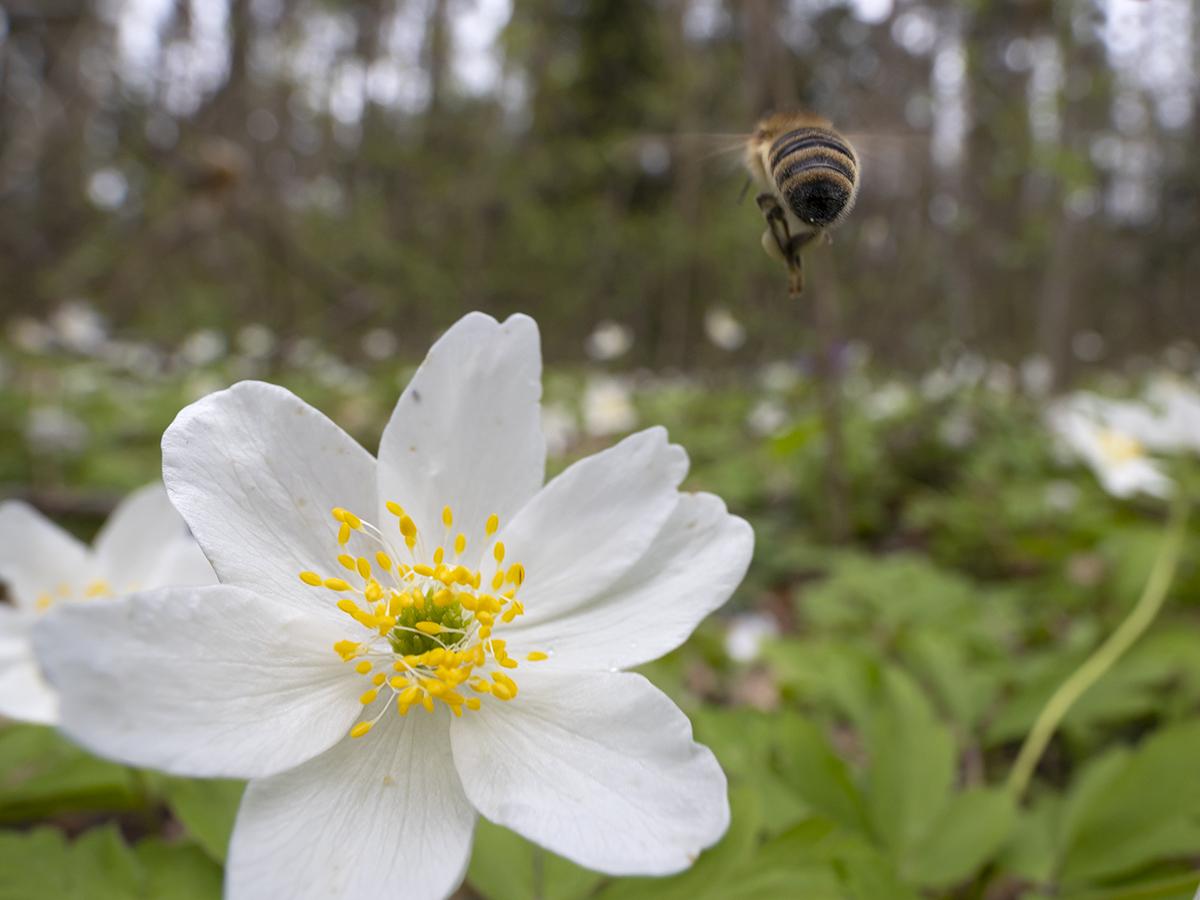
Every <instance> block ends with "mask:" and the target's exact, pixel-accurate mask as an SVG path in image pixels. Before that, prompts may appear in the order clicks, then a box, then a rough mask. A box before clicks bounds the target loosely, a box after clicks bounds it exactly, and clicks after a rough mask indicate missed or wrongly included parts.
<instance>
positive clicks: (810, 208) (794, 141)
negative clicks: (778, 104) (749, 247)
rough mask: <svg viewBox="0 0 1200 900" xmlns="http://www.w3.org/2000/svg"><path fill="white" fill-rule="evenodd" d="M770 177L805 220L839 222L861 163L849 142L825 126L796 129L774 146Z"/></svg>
mask: <svg viewBox="0 0 1200 900" xmlns="http://www.w3.org/2000/svg"><path fill="white" fill-rule="evenodd" d="M768 161H769V163H770V167H771V178H772V179H773V180H774V182H775V185H776V187H778V189H779V193H780V195H781V196H782V197H783V199H784V200H785V201H786V203H787V204H788V206H789V207H790V208H791V210H792V212H793V213H794V214H795V215H796V217H797V218H799V219H800V220H801V221H802V222H806V223H808V224H809V225H813V226H816V227H818V228H826V227H829V226H830V225H833V224H836V223H837V222H838V221H839V220H840V219H841V218H842V217H843V216H844V215H845V214H846V213H847V212H849V211H850V205H851V203H852V201H853V199H854V194H855V184H856V181H857V177H858V163H857V160H856V159H855V156H854V151H853V150H852V149H851V148H850V145H849V144H847V143H846V141H845V140H843V139H842V138H841V136H839V135H838V134H836V133H835V132H832V131H829V130H827V129H824V128H816V127H806V128H797V129H795V130H793V131H789V132H787V133H786V134H782V135H780V136H779V137H778V138H776V140H775V142H774V143H773V144H772V145H771V151H770V154H769V158H768Z"/></svg>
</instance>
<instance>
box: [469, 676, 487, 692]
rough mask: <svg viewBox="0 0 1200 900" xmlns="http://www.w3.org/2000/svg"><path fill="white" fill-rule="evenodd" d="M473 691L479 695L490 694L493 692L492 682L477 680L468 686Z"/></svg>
mask: <svg viewBox="0 0 1200 900" xmlns="http://www.w3.org/2000/svg"><path fill="white" fill-rule="evenodd" d="M468 687H470V688H471V690H473V691H475V692H476V693H479V694H490V693H491V692H492V684H491V682H490V681H484V680H483V679H482V678H476V679H475V680H474V681H472V682H471V683H470V685H468Z"/></svg>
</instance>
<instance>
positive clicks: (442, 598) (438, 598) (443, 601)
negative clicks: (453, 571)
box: [433, 588, 454, 607]
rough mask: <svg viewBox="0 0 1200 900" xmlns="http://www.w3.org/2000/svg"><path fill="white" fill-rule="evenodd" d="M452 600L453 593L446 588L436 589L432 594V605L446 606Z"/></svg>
mask: <svg viewBox="0 0 1200 900" xmlns="http://www.w3.org/2000/svg"><path fill="white" fill-rule="evenodd" d="M453 602H454V595H453V594H452V593H450V591H448V590H447V589H446V588H442V589H441V590H440V591H438V592H437V593H436V594H434V595H433V605H434V606H441V607H446V606H449V605H450V604H451V603H453Z"/></svg>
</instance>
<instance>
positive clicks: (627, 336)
mask: <svg viewBox="0 0 1200 900" xmlns="http://www.w3.org/2000/svg"><path fill="white" fill-rule="evenodd" d="M632 346H633V332H632V331H630V330H629V329H628V328H626V327H625V326H624V325H622V324H621V323H620V322H614V321H612V320H611V319H607V320H605V321H603V322H601V323H600V324H598V325H597V326H596V328H595V330H594V331H592V333H591V334H589V335H588V338H587V340H586V341H584V342H583V349H584V350H585V351H586V352H587V355H588V356H590V357H591V358H592V359H594V360H596V361H597V362H607V361H608V360H610V359H616V358H617V357H618V356H624V355H625V354H626V353H628V352H629V348H630V347H632Z"/></svg>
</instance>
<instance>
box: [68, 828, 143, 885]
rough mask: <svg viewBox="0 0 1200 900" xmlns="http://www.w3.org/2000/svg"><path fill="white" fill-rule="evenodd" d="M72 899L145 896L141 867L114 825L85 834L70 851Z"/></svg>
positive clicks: (94, 829) (91, 830) (90, 830)
mask: <svg viewBox="0 0 1200 900" xmlns="http://www.w3.org/2000/svg"><path fill="white" fill-rule="evenodd" d="M69 865H70V870H71V881H72V884H73V887H74V892H73V894H72V895H71V896H72V897H77V898H79V900H84V898H87V900H132V898H138V897H143V896H146V895H145V893H144V892H143V890H142V883H143V878H142V867H141V864H140V863H139V862H138V861H137V858H136V857H135V856H134V854H133V851H131V850H130V849H129V847H128V846H127V845H126V844H125V841H124V840H123V839H122V838H121V833H120V832H119V831H118V830H117V827H116V826H115V825H111V824H110V825H104V826H101V827H99V828H92V829H89V830H88V831H85V832H84V833H83V834H82V835H80V837H79V838H78V839H76V841H75V843H74V844H72V845H71V847H70V862H69Z"/></svg>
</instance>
